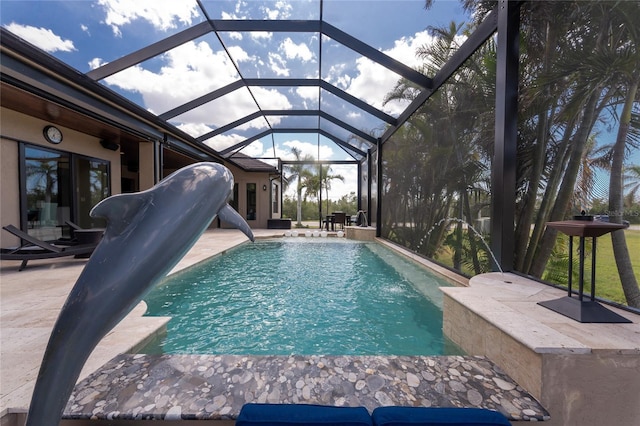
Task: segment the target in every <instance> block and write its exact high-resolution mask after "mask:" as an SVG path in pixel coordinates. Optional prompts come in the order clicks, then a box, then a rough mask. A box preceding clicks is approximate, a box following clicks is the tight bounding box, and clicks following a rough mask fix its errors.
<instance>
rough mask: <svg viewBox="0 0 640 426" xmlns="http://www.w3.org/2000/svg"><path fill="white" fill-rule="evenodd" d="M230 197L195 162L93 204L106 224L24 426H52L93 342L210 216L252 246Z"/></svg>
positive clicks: (214, 175)
mask: <svg viewBox="0 0 640 426" xmlns="http://www.w3.org/2000/svg"><path fill="white" fill-rule="evenodd" d="M231 194H233V176H232V174H231V172H230V171H229V169H227V168H226V167H225V166H223V165H221V164H216V163H196V164H192V165H190V166H187V167H184V168H182V169H180V170H178V171H176V172H174V173H173V174H171V175H169V176H167V177H166V178H165V179H164V180H162V181H160V182H159V183H158V184H157V185H155V186H154V187H153V188H151V189H149V190H147V191H143V192H138V193H134V194H119V195H114V196H112V197H109V198H106V199H104V200H102V201H101V202H100V203H98V204H96V206H95V207H94V208H93V209H92V210H91V213H90V214H91V216H92V217H103V218H106V220H107V227H106V229H105V233H104V236H103V238H102V240H101V242H100V244H98V246H97V247H96V249H95V251H94V252H93V254H92V255H91V257H90V259H89V261H88V262H87V264H86V265H85V267H84V269H83V270H82V273H81V274H80V276H79V277H78V280H77V281H76V284H75V285H74V287H73V289H72V290H71V293H69V296H68V298H67V300H66V302H65V304H64V306H63V307H62V310H61V311H60V314H59V316H58V319H57V321H56V323H55V325H54V327H53V331H52V333H51V337H50V338H49V343H48V345H47V348H46V350H45V354H44V358H43V360H42V364H41V365H40V371H39V373H38V378H37V380H36V384H35V389H34V392H33V396H32V398H31V404H30V407H29V413H28V415H27V423H26V424H27V426H48V425H51V426H53V425H58V423H59V421H60V418H61V417H62V414H63V411H64V408H65V406H66V404H67V402H68V400H69V396H70V395H71V391H72V390H73V387H74V386H75V383H76V381H77V380H78V377H79V376H80V372H81V370H82V367H83V366H84V364H85V362H86V360H87V358H88V357H89V355H90V354H91V352H92V351H93V349H94V348H95V347H96V345H97V344H98V342H99V341H100V340H101V339H102V338H103V337H104V336H105V335H106V334H107V333H108V332H109V331H110V330H111V329H112V328H113V327H114V326H115V325H116V324H117V323H118V322H119V321H120V320H121V319H122V318H124V317H125V316H126V315H127V314H128V313H129V312H130V311H131V310H132V309H133V308H134V307H135V306H136V305H137V304H138V303H139V302H140V301H141V300H142V298H143V297H144V295H145V294H146V293H147V292H148V291H149V290H150V289H151V288H152V287H153V286H154V284H155V283H156V282H157V281H158V280H159V279H161V278H163V277H164V276H165V275H166V274H167V273H168V272H169V271H170V270H171V269H172V268H173V267H174V266H175V265H176V264H177V263H178V261H179V260H180V259H181V258H182V257H183V256H184V255H185V254H186V253H187V251H188V250H189V249H190V248H191V246H192V245H193V244H194V243H195V242H196V241H197V239H198V238H199V237H200V235H202V233H203V232H204V231H205V229H207V227H208V226H209V224H210V223H211V221H212V220H213V219H214V218H215V217H216V215H218V216H219V217H220V219H222V220H224V221H225V222H228V223H231V224H233V225H235V226H236V227H237V228H238V229H240V230H241V231H242V232H244V233H245V234H246V235H247V237H249V239H250V240H251V241H253V233H252V232H251V229H250V228H249V225H248V224H247V222H245V220H244V219H243V218H242V217H241V216H240V215H239V214H238V213H237V212H236V211H235V210H234V209H233V208H232V207H231V206H229V204H227V201H228V200H229V198H230V196H231Z"/></svg>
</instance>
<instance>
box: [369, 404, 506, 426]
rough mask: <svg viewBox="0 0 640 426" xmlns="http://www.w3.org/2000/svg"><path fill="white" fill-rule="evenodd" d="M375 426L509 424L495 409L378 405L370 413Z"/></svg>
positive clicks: (488, 425)
mask: <svg viewBox="0 0 640 426" xmlns="http://www.w3.org/2000/svg"><path fill="white" fill-rule="evenodd" d="M371 417H372V419H373V424H374V425H375V426H427V425H428V426H452V425H456V426H465V425H466V426H510V425H511V423H509V420H507V418H506V417H505V416H504V415H502V414H501V413H499V412H497V411H491V410H486V409H482V408H444V407H438V408H435V407H433V408H427V407H378V408H376V409H375V410H373V413H372V415H371Z"/></svg>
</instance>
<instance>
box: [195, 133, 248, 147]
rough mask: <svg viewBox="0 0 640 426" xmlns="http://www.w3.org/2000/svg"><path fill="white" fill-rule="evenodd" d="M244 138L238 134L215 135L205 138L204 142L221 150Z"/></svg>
mask: <svg viewBox="0 0 640 426" xmlns="http://www.w3.org/2000/svg"><path fill="white" fill-rule="evenodd" d="M245 139H246V138H245V137H243V136H240V135H238V134H231V135H217V136H214V137H212V138H211V139H207V140H206V141H204V144H205V145H208V146H210V147H211V148H213V149H215V150H217V151H222V150H223V149H227V148H229V147H231V146H233V145H235V144H237V143H240V142H242V141H243V140H245Z"/></svg>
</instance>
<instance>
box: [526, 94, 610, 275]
mask: <svg viewBox="0 0 640 426" xmlns="http://www.w3.org/2000/svg"><path fill="white" fill-rule="evenodd" d="M599 95H600V90H594V91H592V92H591V94H590V95H589V99H588V100H587V102H586V104H585V108H584V115H583V116H582V122H581V123H580V127H579V128H578V132H577V133H576V135H575V137H574V139H573V143H572V146H571V156H570V158H569V163H568V164H567V168H566V170H565V173H564V177H563V179H562V184H561V185H560V190H559V191H558V195H557V196H556V202H555V204H554V206H553V209H552V210H551V216H550V218H549V219H550V220H551V221H557V220H563V219H564V218H565V215H566V214H567V209H568V207H569V202H570V201H571V198H572V194H573V192H574V188H575V184H576V179H577V177H578V171H579V170H580V164H581V162H582V157H583V156H584V153H585V151H586V149H587V139H588V137H589V135H590V134H591V130H592V129H593V125H594V123H595V120H596V118H597V117H598V114H597V112H596V106H597V103H598V97H599ZM557 235H558V231H557V230H555V229H553V228H549V227H547V229H545V231H544V234H543V235H542V240H541V242H540V245H539V247H538V250H537V252H536V256H535V259H534V260H533V263H532V265H531V271H530V272H531V274H533V276H536V277H541V276H542V273H543V272H544V269H545V267H546V265H547V262H548V261H549V256H551V251H552V250H553V246H554V244H555V242H556V237H557Z"/></svg>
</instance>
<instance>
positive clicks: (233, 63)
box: [0, 0, 466, 198]
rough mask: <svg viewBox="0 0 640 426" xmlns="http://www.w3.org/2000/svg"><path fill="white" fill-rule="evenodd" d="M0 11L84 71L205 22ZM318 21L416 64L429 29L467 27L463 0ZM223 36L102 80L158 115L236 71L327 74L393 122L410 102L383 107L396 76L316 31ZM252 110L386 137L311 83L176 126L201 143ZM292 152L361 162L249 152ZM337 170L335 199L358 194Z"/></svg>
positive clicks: (141, 2)
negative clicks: (324, 114) (328, 117)
mask: <svg viewBox="0 0 640 426" xmlns="http://www.w3.org/2000/svg"><path fill="white" fill-rule="evenodd" d="M202 3H203V5H204V7H205V9H206V10H207V13H208V15H209V18H211V19H260V20H262V19H294V20H317V19H320V2H319V1H318V0H276V1H253V0H244V1H242V0H229V1H227V0H203V1H202ZM0 7H1V10H0V12H1V14H0V16H1V25H3V26H4V27H5V28H7V29H9V30H10V31H12V32H14V33H15V34H17V35H18V36H20V37H22V38H24V39H25V40H27V41H29V42H31V43H32V44H34V45H36V46H38V47H40V48H41V49H43V50H45V51H46V52H48V53H49V54H51V55H53V56H55V57H56V58H58V59H60V60H62V61H64V62H66V63H67V64H69V65H71V66H72V67H74V68H76V69H77V70H79V71H81V72H89V71H90V70H92V69H95V68H97V67H99V66H101V65H103V64H105V63H108V62H110V61H113V60H115V59H117V58H119V57H121V56H123V55H126V54H128V53H131V52H134V51H136V50H137V49H140V48H142V47H144V46H147V45H149V44H151V43H154V42H157V41H160V40H162V39H164V38H166V37H168V36H170V35H172V34H175V33H177V32H180V31H182V30H184V29H186V28H188V27H191V26H194V25H196V24H198V23H200V22H202V21H204V20H205V17H204V16H203V14H202V11H201V10H200V8H199V7H198V5H197V3H196V1H195V0H179V1H178V0H135V1H133V0H97V1H85V0H74V1H31V0H20V1H11V0H2V1H1V2H0ZM322 18H323V20H324V21H326V22H328V23H329V24H331V25H333V26H335V27H337V28H338V29H340V30H342V31H344V32H346V33H348V34H349V35H351V36H354V37H356V38H359V39H360V40H362V41H364V42H365V43H367V44H369V45H370V46H372V47H374V48H376V49H378V50H380V51H382V52H384V53H385V54H387V55H389V56H391V57H392V58H394V59H397V60H399V61H401V62H403V63H404V64H406V65H408V66H411V67H413V66H417V65H418V64H419V63H420V61H419V60H418V59H417V58H416V57H415V50H416V48H417V47H419V46H420V45H423V44H427V43H429V42H430V40H431V38H430V36H429V35H428V34H427V31H426V28H427V27H428V26H447V25H448V24H449V23H450V22H451V21H452V20H455V21H456V22H462V21H464V20H465V19H466V18H465V16H464V14H463V12H462V9H461V8H460V5H459V2H458V1H457V0H437V1H436V2H435V5H434V6H433V7H432V8H431V9H430V10H425V9H424V1H423V0H404V1H403V0H400V1H391V0H386V1H375V0H374V1H360V0H352V1H340V0H325V1H324V8H323V9H322ZM220 34H221V36H220V38H221V40H222V43H223V44H221V43H220V40H218V38H217V37H216V35H215V34H214V33H209V34H207V35H205V36H203V37H200V38H196V39H194V40H192V41H190V42H187V43H185V44H183V45H181V46H179V47H177V48H174V49H172V50H171V51H169V52H167V53H166V54H163V55H160V56H158V57H155V58H152V59H150V60H147V61H144V62H142V63H141V64H139V65H137V66H135V67H132V68H130V69H127V70H124V71H122V72H119V73H116V74H114V75H112V76H110V77H107V78H105V79H103V80H101V83H103V84H105V85H106V86H108V87H109V88H110V89H112V90H114V91H116V92H117V93H119V94H121V95H123V96H125V97H126V98H128V99H130V100H132V101H133V102H136V103H137V104H139V105H141V106H143V107H144V108H146V109H148V110H149V111H152V112H154V113H156V114H162V113H164V112H166V111H169V110H171V109H172V108H175V107H177V106H179V105H182V104H184V103H185V102H187V101H189V100H191V99H193V98H195V97H197V96H200V95H203V94H206V93H209V92H211V91H213V90H216V89H219V88H221V87H224V86H225V85H227V84H230V83H232V82H233V81H236V80H238V79H239V73H238V69H239V70H240V73H241V74H242V77H244V78H258V77H262V78H264V77H268V78H318V77H321V78H323V79H324V80H326V81H328V82H330V83H331V84H333V85H335V86H337V87H339V88H340V89H342V90H344V91H346V92H347V93H349V94H351V95H353V96H356V97H358V98H360V99H362V100H364V101H366V102H367V103H369V104H371V105H373V106H375V107H376V108H378V109H380V110H383V111H384V112H386V113H387V114H389V115H392V116H398V114H399V113H400V112H401V111H402V110H403V109H404V108H405V107H406V104H403V103H388V104H383V98H384V96H385V95H386V93H388V92H389V91H390V90H391V89H392V88H393V85H394V84H395V83H396V82H397V81H398V79H399V78H400V76H399V75H397V74H395V73H393V72H391V71H389V70H387V69H386V68H383V67H381V66H380V65H378V64H376V63H374V62H372V61H371V60H369V59H367V58H366V57H363V56H361V55H360V54H358V53H356V52H354V51H352V50H350V49H349V48H346V47H345V46H343V45H341V44H340V43H337V42H335V41H334V40H331V39H329V38H328V37H326V36H322V37H321V35H320V34H319V33H277V32H276V33H267V32H261V33H259V32H245V33H240V32H225V33H220ZM320 46H322V49H320ZM225 48H226V50H228V51H229V52H230V54H231V56H232V58H233V59H232V60H230V59H229V57H228V56H227V55H226V53H225ZM320 63H321V64H322V66H321V67H320V66H319V64H320ZM319 74H320V75H319ZM321 92H322V93H321ZM256 102H257V103H258V104H259V105H260V107H261V108H262V109H317V108H318V107H321V109H323V110H324V111H328V112H330V113H331V114H332V115H334V116H335V117H338V118H341V119H344V118H345V117H348V118H349V120H354V121H355V122H356V123H358V124H357V125H356V127H357V128H359V129H361V130H365V131H367V132H372V133H374V134H375V135H376V136H377V135H379V134H381V133H382V131H383V129H384V122H382V120H379V119H377V118H375V117H373V116H370V115H369V114H368V113H366V112H363V111H362V110H359V109H357V108H355V107H349V106H348V105H345V103H344V102H342V101H341V100H339V99H337V98H336V97H335V96H334V95H332V94H330V93H328V92H325V91H319V90H318V88H315V87H308V88H296V87H282V88H279V87H252V88H251V91H248V90H246V89H240V90H236V91H234V92H232V93H231V94H228V95H226V96H224V97H223V98H220V99H218V100H216V101H213V102H209V103H208V104H206V105H203V106H202V107H199V108H195V109H193V110H191V111H189V112H188V113H185V114H183V115H180V116H177V117H174V118H172V119H171V120H170V122H171V123H172V124H174V125H176V126H177V127H179V128H180V129H182V130H184V131H186V132H187V133H189V134H191V135H192V136H194V137H198V136H202V135H204V134H207V133H208V132H210V131H212V130H215V129H217V128H218V127H221V126H224V125H225V124H228V123H230V122H233V121H235V120H237V119H240V118H242V117H245V116H247V115H249V114H251V113H252V112H255V111H257V106H256ZM309 120H313V122H309ZM345 121H346V120H345ZM317 124H318V118H317V117H295V118H292V117H284V116H273V117H270V118H269V122H268V123H267V122H265V120H264V119H263V118H260V119H257V120H253V121H250V122H248V123H246V124H245V125H243V126H242V127H240V128H236V129H234V130H233V131H230V132H226V133H223V134H220V135H218V136H216V137H214V138H211V139H208V140H206V141H204V142H205V143H206V144H208V145H210V146H212V147H214V148H215V149H218V150H223V149H225V148H227V147H229V146H232V145H234V144H235V143H237V142H240V141H242V140H245V139H246V138H247V137H251V136H253V135H256V134H259V133H260V132H262V131H264V130H267V129H268V127H269V126H271V127H272V128H277V127H287V128H292V127H293V128H300V127H317ZM323 126H324V128H326V129H330V130H331V131H335V132H343V134H341V135H340V136H341V137H343V138H344V139H346V138H348V136H349V134H348V132H345V131H344V129H337V128H336V126H335V125H333V124H332V123H330V122H325V123H323ZM292 147H296V148H298V149H300V150H301V151H302V153H303V154H309V155H312V156H313V157H315V158H318V157H319V158H320V159H322V160H353V158H352V157H351V156H350V155H349V154H348V153H346V152H345V151H344V150H342V149H341V148H340V147H339V146H338V145H336V144H335V143H333V142H332V141H331V140H329V139H327V138H325V137H324V136H318V135H316V134H300V133H297V134H276V135H274V136H268V137H265V138H262V139H260V140H257V141H255V142H253V143H252V144H251V145H249V146H247V147H246V148H244V149H243V150H242V151H241V152H242V153H245V154H247V155H251V156H254V157H263V158H266V157H274V156H277V157H281V158H284V159H291V158H293V157H292V154H291V152H290V151H291V148H292ZM363 150H364V151H366V146H363ZM332 170H333V172H334V173H337V174H341V175H343V176H344V177H345V182H346V183H348V185H346V184H345V185H343V184H342V183H340V182H338V181H334V183H333V184H332V185H333V190H332V194H331V198H338V197H339V196H341V195H342V194H344V193H348V192H350V191H355V179H354V178H355V175H356V168H355V166H339V165H335V166H332ZM343 186H344V187H343Z"/></svg>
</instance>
